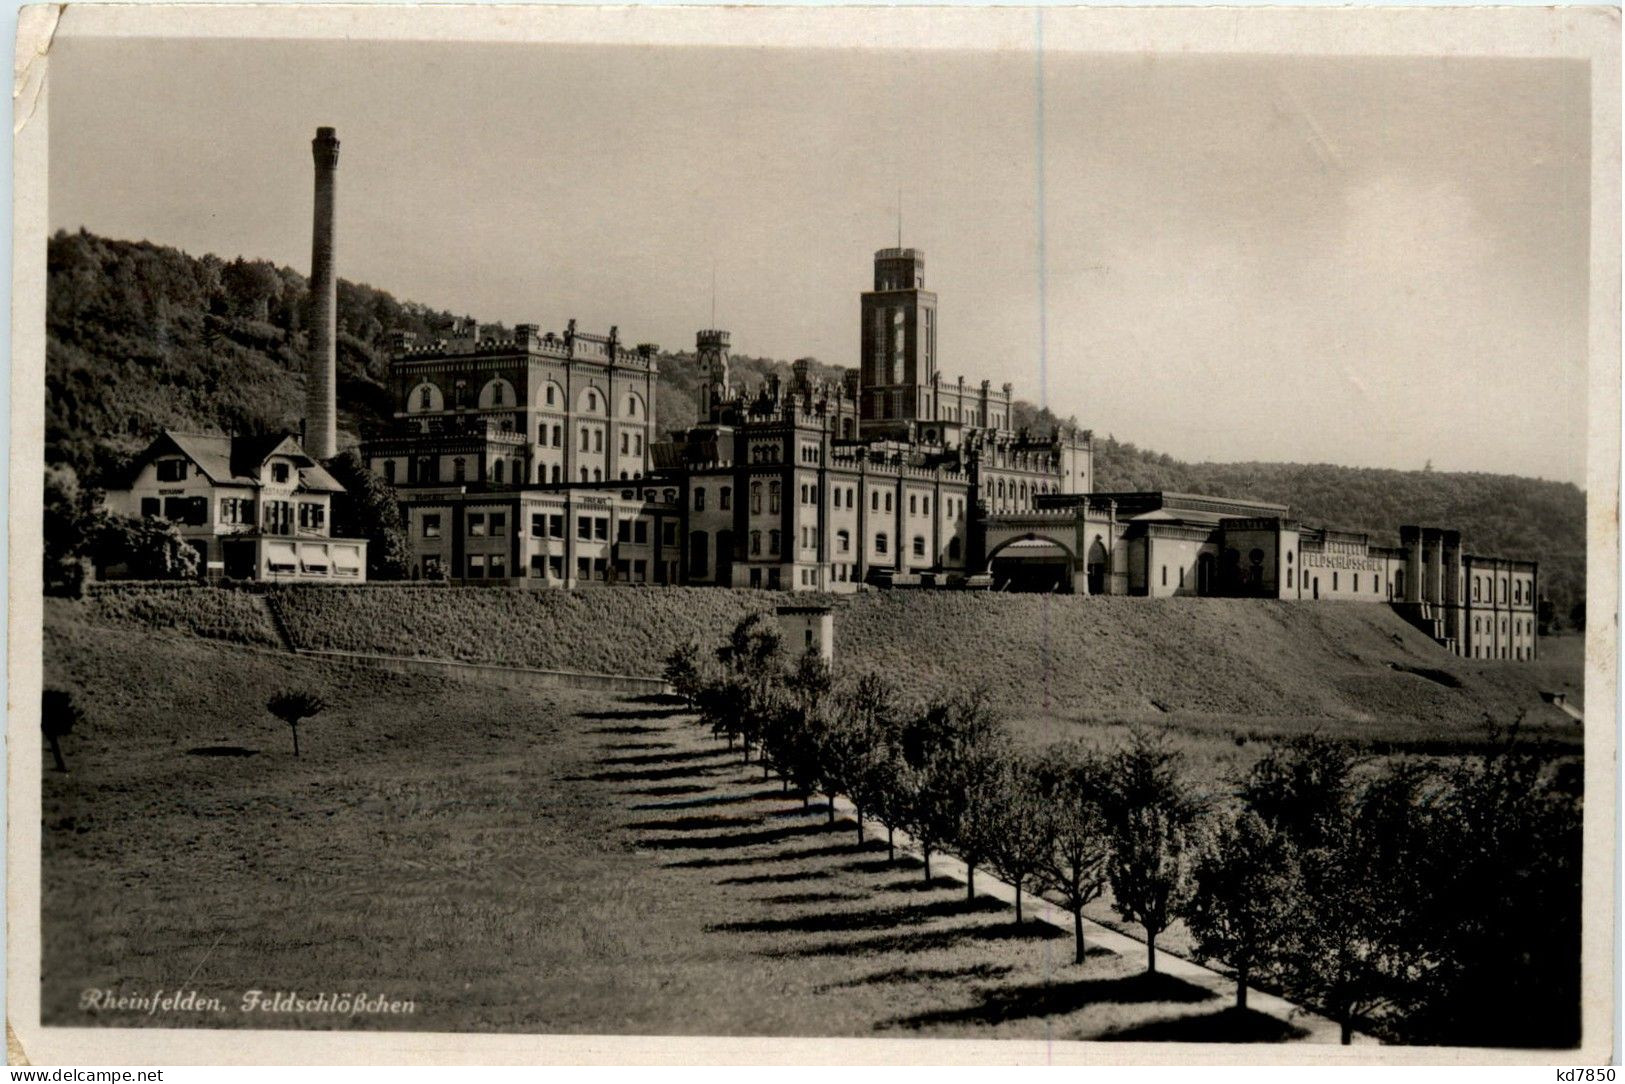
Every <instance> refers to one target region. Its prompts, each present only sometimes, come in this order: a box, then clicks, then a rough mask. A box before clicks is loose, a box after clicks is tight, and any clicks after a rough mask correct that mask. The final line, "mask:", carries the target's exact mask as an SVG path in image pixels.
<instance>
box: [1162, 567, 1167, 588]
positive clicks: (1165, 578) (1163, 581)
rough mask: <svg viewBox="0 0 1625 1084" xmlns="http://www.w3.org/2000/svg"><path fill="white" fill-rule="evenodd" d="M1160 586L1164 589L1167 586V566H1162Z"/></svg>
mask: <svg viewBox="0 0 1625 1084" xmlns="http://www.w3.org/2000/svg"><path fill="white" fill-rule="evenodd" d="M1162 586H1164V587H1167V586H1168V566H1167V565H1163V566H1162Z"/></svg>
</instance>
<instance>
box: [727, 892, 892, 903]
mask: <svg viewBox="0 0 1625 1084" xmlns="http://www.w3.org/2000/svg"><path fill="white" fill-rule="evenodd" d="M868 898H869V897H868V896H867V895H866V894H864V893H862V892H786V893H784V894H782V895H778V896H758V897H757V898H756V901H755V902H757V903H774V904H779V905H780V906H794V905H797V904H801V905H805V904H809V903H855V902H857V901H858V900H866V899H868Z"/></svg>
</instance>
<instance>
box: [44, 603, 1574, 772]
mask: <svg viewBox="0 0 1625 1084" xmlns="http://www.w3.org/2000/svg"><path fill="white" fill-rule="evenodd" d="M221 598H224V599H226V600H228V601H226V602H222V601H220V599H221ZM274 599H275V604H276V605H277V607H278V609H279V611H280V613H281V614H282V616H283V619H284V621H285V623H286V625H287V627H288V629H289V632H290V633H291V635H292V637H293V639H294V641H295V642H296V643H297V644H299V645H300V646H301V647H310V648H321V649H337V650H346V651H367V652H381V653H386V654H398V655H424V656H431V657H439V658H453V659H463V660H467V661H473V662H492V663H506V664H512V665H522V666H534V667H542V668H558V669H575V670H589V671H599V672H608V673H640V674H656V673H658V672H659V670H660V665H661V662H662V660H663V659H664V657H665V655H666V654H667V653H668V652H669V651H670V650H671V649H672V648H673V647H674V646H676V645H678V644H680V643H682V642H684V641H686V640H690V639H693V640H696V641H698V642H700V643H701V644H705V645H709V644H712V643H715V642H716V640H717V639H718V637H719V636H720V635H721V633H722V632H723V631H724V630H726V629H727V628H728V627H729V626H731V625H732V624H733V623H734V622H735V621H737V620H738V619H739V618H740V617H741V616H743V615H744V614H745V613H747V612H749V611H751V610H753V609H769V608H771V607H772V606H774V605H776V604H777V603H779V602H781V601H782V600H783V596H781V595H776V594H770V593H765V592H730V591H718V590H715V589H709V588H664V589H640V590H633V589H627V590H598V591H580V592H513V591H497V590H489V589H474V588H468V589H459V588H444V587H387V588H384V587H376V588H291V589H283V590H279V591H278V592H276V593H275V595H274ZM825 601H828V602H830V604H831V605H833V606H834V608H835V627H836V658H837V666H838V667H839V668H853V669H857V668H870V667H872V668H874V669H877V670H880V671H883V672H885V673H887V674H889V675H891V676H892V677H893V678H894V679H895V680H897V681H898V682H899V683H900V684H901V685H902V686H903V687H904V689H905V690H906V691H907V692H908V693H909V694H910V695H912V696H914V697H917V698H924V697H928V696H931V695H936V694H940V693H942V692H945V691H949V690H952V689H954V688H956V687H963V686H968V685H973V684H985V685H986V686H987V687H988V689H989V691H990V692H991V693H992V694H993V697H994V699H995V701H996V703H997V704H998V706H999V709H1000V710H1001V712H1002V713H1003V714H1004V715H1005V716H1006V717H1007V718H1008V719H1009V720H1010V721H1011V722H1012V724H1013V725H1014V726H1015V728H1016V730H1017V732H1018V733H1019V734H1020V735H1021V736H1023V737H1024V738H1026V739H1028V740H1030V741H1033V742H1044V741H1052V740H1057V739H1063V738H1079V739H1081V740H1084V741H1089V742H1093V743H1097V744H1109V743H1110V742H1112V741H1114V740H1116V738H1117V737H1119V736H1120V734H1121V732H1122V728H1123V727H1124V726H1125V725H1127V724H1131V723H1151V724H1156V725H1168V726H1170V727H1171V728H1173V730H1174V731H1175V732H1176V734H1178V735H1179V737H1180V740H1181V743H1182V744H1183V745H1184V746H1185V747H1186V748H1187V750H1188V751H1189V752H1191V754H1192V755H1193V756H1194V757H1195V758H1196V759H1197V761H1198V762H1199V765H1200V771H1201V774H1203V775H1204V776H1207V777H1210V778H1213V779H1218V778H1222V777H1225V776H1228V775H1230V774H1232V773H1233V772H1234V771H1236V770H1240V769H1243V768H1245V767H1246V765H1248V764H1249V763H1251V761H1252V759H1253V757H1254V756H1255V755H1256V753H1257V749H1258V743H1259V742H1260V741H1262V740H1267V739H1270V738H1274V737H1279V736H1282V735H1291V734H1299V733H1306V732H1317V733H1320V734H1322V735H1324V736H1329V737H1335V738H1340V739H1343V740H1346V741H1348V742H1350V743H1352V744H1354V745H1356V746H1357V747H1359V748H1360V749H1361V750H1362V751H1364V752H1369V753H1373V754H1378V755H1388V754H1414V755H1444V756H1448V755H1454V754H1460V753H1468V752H1472V751H1475V750H1477V749H1481V748H1483V747H1484V744H1485V743H1486V741H1487V740H1488V728H1489V726H1490V725H1491V724H1493V725H1494V726H1496V727H1499V728H1501V729H1502V730H1505V729H1506V728H1508V727H1510V726H1511V725H1512V724H1514V723H1521V731H1522V734H1523V736H1524V737H1525V738H1526V739H1527V740H1531V741H1535V742H1540V743H1545V744H1547V745H1549V746H1550V747H1551V749H1552V752H1553V754H1554V755H1555V756H1558V757H1568V756H1574V755H1578V752H1579V748H1580V743H1581V737H1582V735H1581V728H1580V727H1579V726H1578V725H1577V724H1576V723H1575V722H1574V721H1573V720H1571V719H1570V718H1569V717H1568V716H1566V715H1564V714H1563V713H1561V712H1560V711H1558V710H1557V709H1555V708H1553V707H1552V706H1550V705H1549V704H1546V703H1544V702H1543V701H1542V698H1541V695H1540V694H1541V692H1542V691H1543V690H1564V691H1567V692H1568V693H1569V694H1570V696H1571V698H1575V699H1578V695H1577V694H1578V691H1579V688H1580V685H1581V660H1580V658H1579V652H1578V647H1577V645H1578V643H1579V640H1578V638H1553V639H1550V640H1548V641H1547V643H1546V648H1545V649H1546V651H1547V657H1546V658H1545V659H1543V660H1542V661H1541V662H1538V663H1535V664H1528V663H1515V662H1499V661H1480V660H1472V659H1458V658H1455V657H1453V656H1450V655H1448V654H1446V653H1445V652H1444V651H1443V650H1442V649H1440V648H1439V647H1438V646H1436V645H1435V644H1433V643H1432V642H1431V641H1429V640H1428V639H1427V638H1426V637H1424V636H1422V635H1421V634H1420V633H1418V632H1417V631H1416V630H1414V629H1412V628H1411V627H1410V626H1409V625H1407V624H1406V623H1405V622H1404V621H1402V620H1401V619H1400V618H1399V617H1398V616H1397V615H1395V614H1394V613H1393V612H1392V611H1391V610H1389V609H1388V608H1387V607H1385V606H1370V605H1359V604H1354V603H1318V604H1317V603H1301V602H1300V603H1288V602H1260V601H1253V600H1231V599H1169V600H1147V599H1121V598H1077V597H1068V596H1041V595H972V594H938V593H928V592H876V593H871V594H864V595H859V596H846V597H839V598H829V599H826V600H825ZM75 605H77V606H79V607H81V609H82V610H84V611H85V612H88V613H94V614H96V615H97V617H98V619H99V620H108V621H117V622H128V623H132V624H139V625H142V626H152V625H157V626H159V627H175V628H179V629H183V630H187V631H192V632H195V633H198V634H200V635H208V636H217V637H220V638H224V639H229V640H236V641H238V642H249V643H261V642H266V641H267V640H268V639H269V640H271V641H273V642H274V640H275V638H276V632H275V629H274V627H273V626H272V625H271V623H270V621H269V618H268V616H267V614H266V612H265V610H264V604H263V602H262V601H261V600H260V599H259V598H257V597H255V596H250V595H238V594H235V593H231V594H225V595H220V593H218V592H210V591H204V590H199V589H193V590H191V591H185V590H181V591H173V592H144V593H138V595H137V597H136V598H135V599H133V600H132V599H125V598H123V597H122V596H121V595H119V594H110V595H108V596H105V597H103V598H98V599H95V600H90V601H87V602H84V603H79V604H75ZM221 611H224V614H222V612H221Z"/></svg>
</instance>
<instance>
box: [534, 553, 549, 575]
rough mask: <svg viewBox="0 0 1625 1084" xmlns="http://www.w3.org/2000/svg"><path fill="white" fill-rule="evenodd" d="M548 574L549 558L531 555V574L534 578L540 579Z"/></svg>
mask: <svg viewBox="0 0 1625 1084" xmlns="http://www.w3.org/2000/svg"><path fill="white" fill-rule="evenodd" d="M546 572H547V558H546V557H544V556H543V555H542V554H540V553H533V554H531V555H530V574H531V575H532V576H537V577H540V576H543V575H545V574H546Z"/></svg>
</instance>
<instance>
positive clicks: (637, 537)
mask: <svg viewBox="0 0 1625 1084" xmlns="http://www.w3.org/2000/svg"><path fill="white" fill-rule="evenodd" d="M632 541H634V542H636V543H637V544H638V545H640V546H643V545H647V544H648V542H649V521H648V520H646V519H639V520H638V521H637V522H636V523H634V524H633V525H632Z"/></svg>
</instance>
